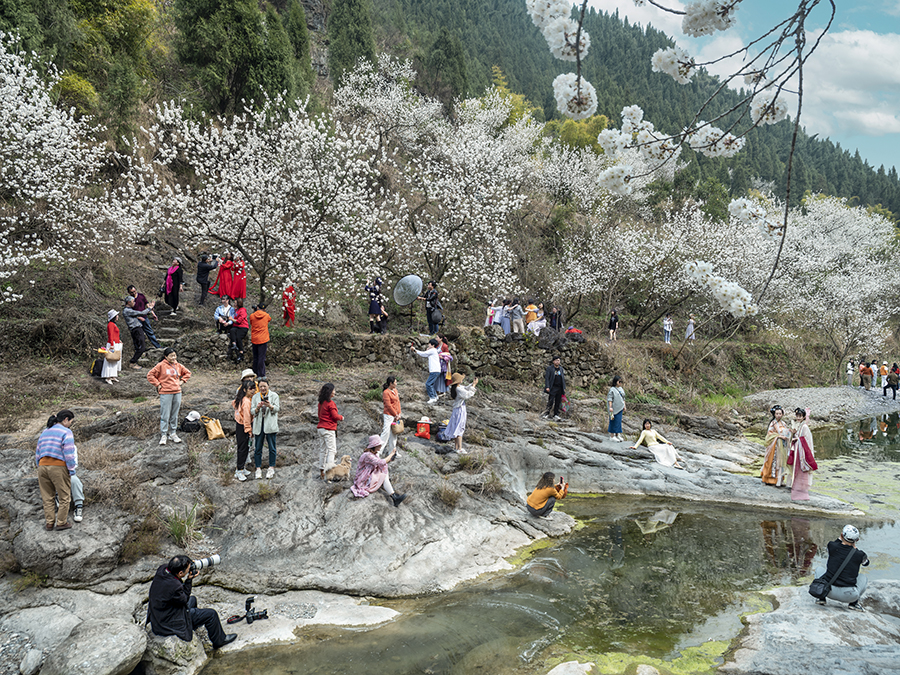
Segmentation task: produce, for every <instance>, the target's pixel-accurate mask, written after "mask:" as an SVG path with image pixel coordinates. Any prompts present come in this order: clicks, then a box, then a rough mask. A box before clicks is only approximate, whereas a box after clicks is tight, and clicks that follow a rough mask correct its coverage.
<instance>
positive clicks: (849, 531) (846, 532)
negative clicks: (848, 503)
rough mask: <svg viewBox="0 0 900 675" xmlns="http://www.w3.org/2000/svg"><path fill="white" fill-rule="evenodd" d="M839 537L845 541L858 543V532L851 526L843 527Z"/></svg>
mask: <svg viewBox="0 0 900 675" xmlns="http://www.w3.org/2000/svg"><path fill="white" fill-rule="evenodd" d="M841 536H842V537H843V538H844V539H846V540H847V541H859V530H857V529H856V528H855V527H853V526H852V525H844V529H843V530H841Z"/></svg>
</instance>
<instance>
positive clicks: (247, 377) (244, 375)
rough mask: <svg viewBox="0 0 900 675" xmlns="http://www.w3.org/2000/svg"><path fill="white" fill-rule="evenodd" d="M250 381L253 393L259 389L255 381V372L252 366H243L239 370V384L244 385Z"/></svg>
mask: <svg viewBox="0 0 900 675" xmlns="http://www.w3.org/2000/svg"><path fill="white" fill-rule="evenodd" d="M248 381H249V382H251V383H252V384H253V393H254V394H255V393H256V392H258V391H259V385H258V384H257V383H256V373H254V372H253V369H252V368H244V369H243V370H242V371H241V384H240V386H244V383H246V382H248Z"/></svg>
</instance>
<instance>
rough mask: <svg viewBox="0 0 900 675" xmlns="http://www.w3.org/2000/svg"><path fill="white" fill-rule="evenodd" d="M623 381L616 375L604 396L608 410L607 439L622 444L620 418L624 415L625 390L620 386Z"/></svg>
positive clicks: (623, 440)
mask: <svg viewBox="0 0 900 675" xmlns="http://www.w3.org/2000/svg"><path fill="white" fill-rule="evenodd" d="M623 384H625V381H624V380H623V379H622V378H621V377H619V376H618V375H616V376H615V377H613V379H612V385H611V386H610V388H609V393H607V395H606V405H607V408H608V409H609V429H608V430H609V439H610V440H611V441H619V442H620V443H624V442H625V439H624V438H622V417H623V415H624V414H625V390H624V389H623V388H622V385H623Z"/></svg>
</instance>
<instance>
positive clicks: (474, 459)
mask: <svg viewBox="0 0 900 675" xmlns="http://www.w3.org/2000/svg"><path fill="white" fill-rule="evenodd" d="M458 461H459V468H460V469H462V470H463V471H469V472H471V473H478V472H479V471H482V470H483V469H486V468H487V467H489V466H490V465H491V464H493V463H494V457H493V455H488V454H486V453H483V452H473V453H471V454H469V455H460V456H459V460H458Z"/></svg>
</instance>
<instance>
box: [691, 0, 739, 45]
mask: <svg viewBox="0 0 900 675" xmlns="http://www.w3.org/2000/svg"><path fill="white" fill-rule="evenodd" d="M740 1H741V0H695V1H694V2H689V3H688V4H687V6H686V7H685V8H684V19H682V21H681V30H683V31H684V33H685V35H690V36H692V37H701V36H703V35H712V34H713V33H715V32H716V31H717V30H728V29H729V28H730V27H731V26H732V25H733V24H734V11H735V10H736V9H737V5H738V3H739V2H740Z"/></svg>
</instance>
